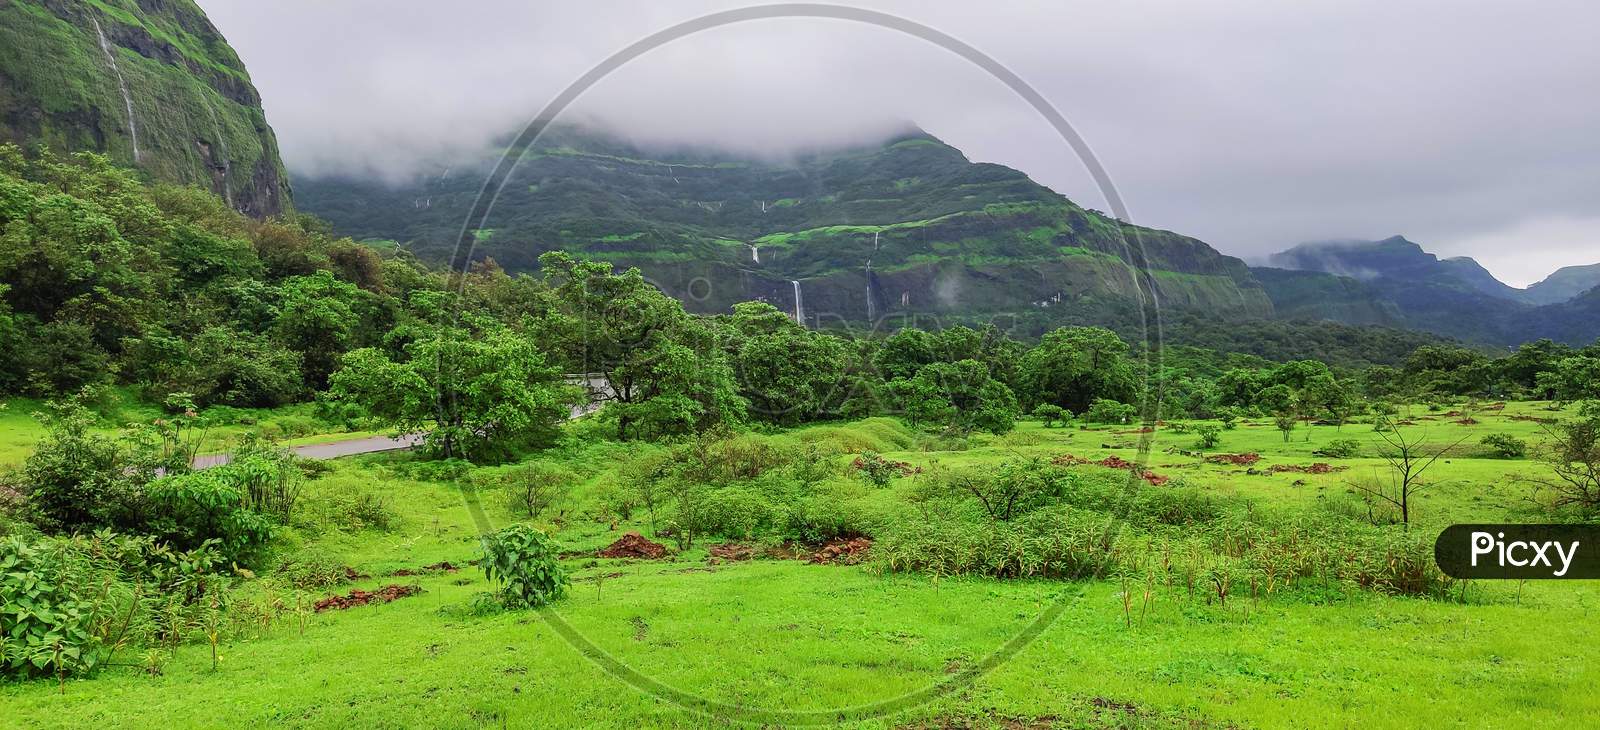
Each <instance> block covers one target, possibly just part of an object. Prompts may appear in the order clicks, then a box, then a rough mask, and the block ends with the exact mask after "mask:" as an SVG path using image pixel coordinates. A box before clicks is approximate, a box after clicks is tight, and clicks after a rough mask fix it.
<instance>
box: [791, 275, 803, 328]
mask: <svg viewBox="0 0 1600 730" xmlns="http://www.w3.org/2000/svg"><path fill="white" fill-rule="evenodd" d="M789 283H790V284H791V285H793V286H794V321H796V322H799V323H800V325H801V326H802V327H803V326H805V323H806V310H805V309H803V308H802V307H801V303H800V282H799V280H796V279H790V280H789Z"/></svg>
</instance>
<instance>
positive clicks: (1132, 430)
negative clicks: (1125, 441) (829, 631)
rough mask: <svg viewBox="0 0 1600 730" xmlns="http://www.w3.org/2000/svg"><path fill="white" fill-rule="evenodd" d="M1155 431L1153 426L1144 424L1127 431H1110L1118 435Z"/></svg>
mask: <svg viewBox="0 0 1600 730" xmlns="http://www.w3.org/2000/svg"><path fill="white" fill-rule="evenodd" d="M1155 431H1156V430H1155V429H1154V428H1152V427H1150V426H1145V427H1143V428H1135V429H1129V430H1127V431H1112V432H1111V433H1114V434H1116V435H1118V436H1123V435H1126V434H1130V433H1155Z"/></svg>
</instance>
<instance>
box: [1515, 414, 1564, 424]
mask: <svg viewBox="0 0 1600 730" xmlns="http://www.w3.org/2000/svg"><path fill="white" fill-rule="evenodd" d="M1506 418H1509V419H1511V420H1513V421H1532V422H1534V423H1555V422H1556V419H1554V418H1540V417H1539V416H1524V415H1522V414H1521V413H1513V414H1511V415H1509V416H1506Z"/></svg>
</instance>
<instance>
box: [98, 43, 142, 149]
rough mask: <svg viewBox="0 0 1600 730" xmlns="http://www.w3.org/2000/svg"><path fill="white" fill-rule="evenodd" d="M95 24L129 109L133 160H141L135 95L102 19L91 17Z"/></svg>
mask: <svg viewBox="0 0 1600 730" xmlns="http://www.w3.org/2000/svg"><path fill="white" fill-rule="evenodd" d="M89 22H90V23H93V24H94V32H95V35H98V36H100V50H101V51H104V52H105V54H106V67H107V68H110V69H111V73H112V75H114V76H116V77H117V87H118V88H120V89H122V105H123V106H124V107H126V108H127V110H128V136H129V137H131V138H132V139H133V161H134V162H138V161H139V123H138V122H136V121H134V119H133V97H132V96H131V95H129V94H128V82H127V80H126V79H124V78H122V69H119V68H117V54H115V53H112V51H111V42H110V41H107V40H106V34H105V31H103V30H100V21H99V20H96V19H94V18H90V19H89Z"/></svg>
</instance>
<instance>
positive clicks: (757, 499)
mask: <svg viewBox="0 0 1600 730" xmlns="http://www.w3.org/2000/svg"><path fill="white" fill-rule="evenodd" d="M779 515H780V511H779V509H778V508H777V507H775V506H774V505H773V504H772V503H771V502H770V501H768V499H767V497H766V496H764V495H762V494H761V493H760V492H759V491H757V490H755V489H753V488H749V487H744V486H728V487H722V488H720V489H708V490H706V492H705V495H704V497H703V498H701V499H700V500H698V502H697V503H696V504H695V514H694V515H692V516H691V517H690V519H692V520H693V523H694V524H693V530H694V532H696V533H699V534H703V535H716V536H719V537H727V538H734V539H745V540H748V539H750V538H753V537H756V536H757V535H764V534H768V533H770V532H772V531H773V529H774V528H775V527H776V526H777V524H778V521H779V519H780V516H779ZM683 522H684V516H682V515H680V516H679V523H680V524H682V523H683Z"/></svg>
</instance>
